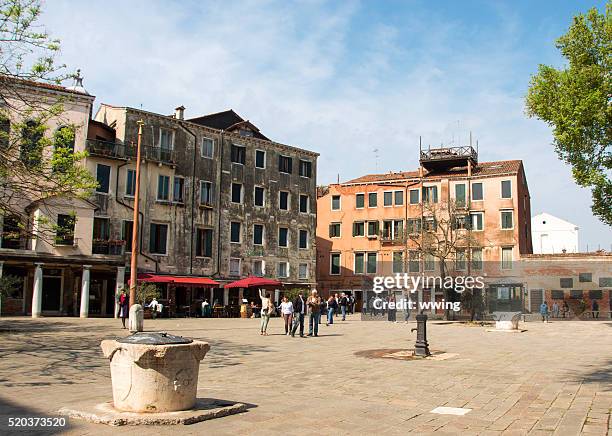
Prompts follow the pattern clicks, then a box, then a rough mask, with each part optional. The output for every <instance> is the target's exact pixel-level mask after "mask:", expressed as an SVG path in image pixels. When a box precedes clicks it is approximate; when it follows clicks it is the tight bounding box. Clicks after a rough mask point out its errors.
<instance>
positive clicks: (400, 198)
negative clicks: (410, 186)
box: [394, 191, 404, 206]
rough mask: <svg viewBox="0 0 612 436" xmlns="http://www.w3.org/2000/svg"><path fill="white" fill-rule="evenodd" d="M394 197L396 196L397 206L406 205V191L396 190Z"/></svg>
mask: <svg viewBox="0 0 612 436" xmlns="http://www.w3.org/2000/svg"><path fill="white" fill-rule="evenodd" d="M394 197H395V205H396V206H403V205H404V191H395V192H394Z"/></svg>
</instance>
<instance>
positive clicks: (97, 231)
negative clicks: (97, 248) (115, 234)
mask: <svg viewBox="0 0 612 436" xmlns="http://www.w3.org/2000/svg"><path fill="white" fill-rule="evenodd" d="M93 238H94V241H95V240H96V239H98V240H102V241H108V240H109V239H110V220H109V219H108V218H98V217H94V222H93Z"/></svg>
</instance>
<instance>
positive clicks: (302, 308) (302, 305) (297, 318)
mask: <svg viewBox="0 0 612 436" xmlns="http://www.w3.org/2000/svg"><path fill="white" fill-rule="evenodd" d="M305 314H306V300H305V299H304V293H303V292H302V291H300V293H299V294H298V296H297V298H296V299H295V300H293V317H294V321H293V326H292V327H291V336H292V337H295V331H296V330H297V327H298V324H299V325H300V337H301V338H303V337H304V315H305Z"/></svg>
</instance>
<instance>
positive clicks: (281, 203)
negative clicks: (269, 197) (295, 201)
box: [278, 191, 289, 210]
mask: <svg viewBox="0 0 612 436" xmlns="http://www.w3.org/2000/svg"><path fill="white" fill-rule="evenodd" d="M278 208H279V209H280V210H289V193H288V192H287V191H280V192H279V193H278Z"/></svg>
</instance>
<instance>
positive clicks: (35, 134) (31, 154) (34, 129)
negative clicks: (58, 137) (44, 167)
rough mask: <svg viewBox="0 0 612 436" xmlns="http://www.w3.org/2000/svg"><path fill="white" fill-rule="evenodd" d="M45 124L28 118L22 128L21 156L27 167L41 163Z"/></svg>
mask: <svg viewBox="0 0 612 436" xmlns="http://www.w3.org/2000/svg"><path fill="white" fill-rule="evenodd" d="M43 133H44V132H43V126H42V125H41V124H40V123H39V122H37V121H34V120H28V121H26V122H25V125H24V126H23V127H22V128H21V150H20V152H19V158H20V159H21V161H22V162H23V163H24V164H25V165H26V166H27V167H33V166H36V165H39V164H40V163H41V161H42V143H41V140H42V137H43Z"/></svg>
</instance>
